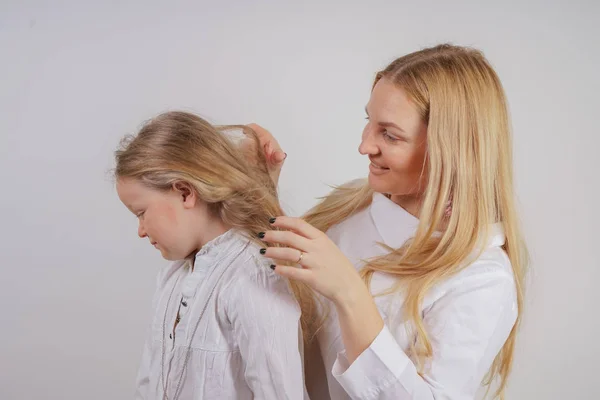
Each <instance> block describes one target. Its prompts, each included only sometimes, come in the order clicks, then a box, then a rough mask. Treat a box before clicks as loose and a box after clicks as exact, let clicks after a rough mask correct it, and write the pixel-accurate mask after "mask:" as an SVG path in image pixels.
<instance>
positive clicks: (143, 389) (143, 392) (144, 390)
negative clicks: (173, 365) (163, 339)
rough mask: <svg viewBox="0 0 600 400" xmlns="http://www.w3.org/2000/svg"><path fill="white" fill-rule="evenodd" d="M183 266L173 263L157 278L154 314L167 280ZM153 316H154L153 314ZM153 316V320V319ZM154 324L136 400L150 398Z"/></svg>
mask: <svg viewBox="0 0 600 400" xmlns="http://www.w3.org/2000/svg"><path fill="white" fill-rule="evenodd" d="M181 265H182V264H181V263H178V262H176V263H173V264H171V265H170V266H169V267H168V268H165V269H161V270H160V271H159V273H158V275H157V277H156V286H155V287H156V288H155V291H154V295H153V298H152V312H153V311H154V310H156V307H157V305H158V297H159V294H160V290H161V288H162V287H163V286H164V284H165V282H166V280H167V279H168V278H169V277H170V276H171V275H172V274H173V272H174V271H176V270H177V268H179V267H180V266H181ZM152 316H153V314H152ZM152 316H151V318H152ZM151 345H152V324H149V326H148V332H147V333H146V341H145V342H144V349H143V352H142V359H141V361H140V366H139V368H138V373H137V377H136V380H135V395H134V399H135V400H145V399H146V398H147V397H148V386H149V384H150V365H151V363H152V349H151Z"/></svg>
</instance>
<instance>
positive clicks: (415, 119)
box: [358, 78, 427, 204]
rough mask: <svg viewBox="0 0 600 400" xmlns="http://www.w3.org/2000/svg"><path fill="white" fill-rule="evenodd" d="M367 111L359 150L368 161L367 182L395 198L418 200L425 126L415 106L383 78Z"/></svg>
mask: <svg viewBox="0 0 600 400" xmlns="http://www.w3.org/2000/svg"><path fill="white" fill-rule="evenodd" d="M366 112H367V119H368V123H367V125H366V126H365V128H364V130H363V134H362V142H361V144H360V147H359V149H358V150H359V152H360V154H363V155H367V156H369V159H370V160H371V164H370V165H369V171H370V172H369V185H370V186H371V188H372V189H373V190H374V191H376V192H379V193H384V194H390V195H391V196H392V200H394V201H396V200H399V199H400V198H417V199H418V198H419V197H420V196H421V194H422V193H423V191H424V189H425V183H426V178H427V177H426V176H425V174H426V171H425V170H424V163H425V155H426V150H427V126H426V125H425V123H423V121H422V120H421V116H420V115H419V113H418V111H417V109H416V107H415V105H414V104H413V102H412V101H411V100H410V99H409V98H408V96H407V95H406V93H405V91H404V90H403V89H402V88H400V87H399V86H397V85H395V84H393V83H392V82H390V81H388V80H387V79H386V78H382V79H380V80H379V82H377V84H376V85H375V87H374V88H373V91H372V92H371V98H370V99H369V103H368V104H367V107H366ZM397 202H398V201H397ZM398 203H399V204H401V203H400V202H398Z"/></svg>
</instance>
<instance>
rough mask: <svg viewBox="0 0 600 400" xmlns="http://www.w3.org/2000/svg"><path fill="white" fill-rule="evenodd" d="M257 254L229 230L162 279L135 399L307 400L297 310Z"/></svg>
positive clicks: (279, 280) (281, 283)
mask: <svg viewBox="0 0 600 400" xmlns="http://www.w3.org/2000/svg"><path fill="white" fill-rule="evenodd" d="M259 250H260V247H259V246H258V245H256V244H254V243H252V242H251V241H250V240H249V239H248V238H247V237H245V236H244V235H243V234H242V233H241V232H239V231H236V230H233V229H232V230H230V231H228V232H226V233H225V234H223V235H221V236H219V237H217V238H216V239H214V240H213V241H211V242H209V243H208V244H206V245H205V246H204V247H203V248H202V249H201V250H200V251H199V252H198V254H197V255H196V257H195V262H194V268H193V270H192V268H190V266H189V263H186V262H184V261H178V262H175V263H173V264H172V265H170V266H169V267H168V268H166V269H165V270H164V271H163V272H162V273H160V274H159V277H158V281H157V290H156V294H155V296H154V300H153V310H154V316H153V318H152V324H151V327H150V335H149V337H148V339H147V341H146V345H145V349H144V353H143V357H142V362H141V366H140V369H139V373H138V379H137V390H136V396H135V398H136V399H146V400H158V399H161V400H162V399H174V398H175V395H176V391H177V390H178V389H177V388H178V386H179V393H178V396H179V397H178V399H181V400H191V399H198V400H200V399H202V400H210V399H214V400H223V399H240V400H245V399H248V400H250V399H281V400H283V399H299V400H301V399H307V398H308V396H307V394H306V390H305V386H304V376H303V361H302V353H303V349H302V330H301V328H300V308H299V306H298V304H297V302H296V301H295V299H294V296H293V294H292V292H291V291H290V289H289V287H288V284H287V282H286V281H285V280H284V279H283V278H281V277H279V276H278V275H276V274H275V273H274V272H273V271H272V270H271V269H270V268H269V265H270V264H271V263H270V262H269V260H267V259H265V258H264V257H262V256H260V254H259ZM169 299H170V300H169ZM178 312H179V315H180V321H179V323H178V324H177V326H176V327H175V328H174V326H175V319H176V317H177V313H178ZM202 313H203V316H202V318H201V319H200V316H201V314H202ZM186 359H187V361H186ZM163 384H164V386H163ZM165 392H166V397H165Z"/></svg>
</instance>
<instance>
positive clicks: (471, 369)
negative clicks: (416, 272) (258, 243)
mask: <svg viewBox="0 0 600 400" xmlns="http://www.w3.org/2000/svg"><path fill="white" fill-rule="evenodd" d="M274 225H275V226H276V227H278V228H282V229H287V231H269V232H267V233H266V234H265V237H264V240H265V241H266V242H273V243H279V244H283V245H286V246H288V248H270V249H269V250H268V251H267V253H266V255H267V256H268V257H271V258H274V259H280V260H285V261H292V262H294V261H296V260H298V258H299V255H300V251H301V252H302V253H303V256H302V259H301V260H300V264H301V266H302V268H294V267H286V266H279V265H278V266H277V267H276V271H277V272H278V273H279V274H281V275H284V276H287V277H289V278H291V279H298V280H300V281H303V282H305V283H307V284H308V285H310V286H311V287H312V288H313V289H314V290H316V291H318V292H319V293H321V294H323V295H324V296H325V297H328V298H329V299H330V300H331V301H332V302H333V303H334V304H335V306H336V311H337V313H338V319H339V324H340V329H341V332H342V340H343V344H344V348H345V351H343V352H341V353H340V354H338V358H337V360H336V362H335V364H334V367H333V370H332V373H333V375H334V377H335V378H336V379H337V381H338V382H339V383H340V385H341V386H342V387H343V388H344V390H345V391H346V392H347V393H348V395H349V396H350V397H351V398H352V399H357V400H358V399H361V400H363V399H368V400H388V399H389V400H392V399H394V400H415V399H418V400H433V399H452V400H463V399H464V400H466V399H472V398H473V396H474V395H475V392H476V390H477V388H478V387H479V386H480V383H481V381H482V379H483V377H484V376H485V374H486V373H487V371H488V370H489V368H490V366H491V364H492V362H493V360H494V358H495V356H496V355H497V354H498V352H499V351H500V349H501V348H502V346H503V345H504V342H505V341H506V339H507V337H508V335H509V334H510V332H511V330H512V328H513V326H514V323H515V320H516V316H517V309H516V292H515V285H514V281H513V279H512V275H511V274H510V272H508V271H509V268H506V266H503V265H502V264H500V263H496V262H493V261H487V262H482V263H481V265H477V264H475V265H472V266H471V267H472V268H474V269H473V270H474V271H477V273H474V274H471V275H468V276H467V277H465V278H463V279H456V280H455V281H454V286H453V288H452V289H451V290H448V292H447V293H445V294H444V296H442V297H441V298H440V299H438V300H437V301H436V302H435V303H434V304H433V305H432V306H431V307H429V308H428V310H427V311H426V312H425V313H424V314H425V315H424V325H425V329H426V331H427V332H428V334H429V340H430V341H431V344H432V347H433V357H432V359H431V360H428V363H427V364H426V365H425V369H424V370H423V371H418V370H417V368H416V366H415V363H414V362H413V361H414V360H412V359H411V358H409V357H408V356H407V355H406V354H405V352H404V350H403V349H402V347H401V346H400V345H399V344H398V342H397V340H396V338H395V337H394V334H393V333H392V332H396V329H393V330H391V331H390V330H389V329H388V327H386V326H384V324H383V321H382V319H381V317H380V315H379V312H378V310H377V308H376V306H375V304H374V302H373V299H372V298H371V296H370V294H369V293H368V291H367V289H366V286H365V285H364V284H362V280H360V277H359V276H358V273H357V272H356V270H355V269H354V267H353V266H352V264H351V263H350V261H349V260H348V259H347V258H346V257H345V256H344V255H343V254H342V253H341V251H340V250H339V249H338V248H337V246H335V244H334V243H333V242H331V241H330V240H329V238H327V237H326V236H325V235H324V234H323V233H322V232H320V231H318V230H317V229H315V228H313V227H311V226H310V225H309V224H307V223H306V222H304V221H302V220H299V219H297V218H289V217H278V218H277V220H276V222H275V224H274ZM357 278H358V279H357ZM358 282H360V283H361V284H362V288H361V286H360V285H359V283H358Z"/></svg>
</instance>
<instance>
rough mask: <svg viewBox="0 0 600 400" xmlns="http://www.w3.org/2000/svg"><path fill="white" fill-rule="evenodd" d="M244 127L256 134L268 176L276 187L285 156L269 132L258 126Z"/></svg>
mask: <svg viewBox="0 0 600 400" xmlns="http://www.w3.org/2000/svg"><path fill="white" fill-rule="evenodd" d="M246 126H247V127H248V128H250V129H252V130H253V131H254V132H255V133H256V136H258V141H259V145H260V147H261V148H262V149H263V152H264V155H265V158H266V160H267V168H268V169H269V175H271V179H272V180H273V182H274V183H275V185H277V184H278V182H279V175H280V174H281V167H283V162H284V161H285V159H286V157H287V154H286V153H285V152H284V151H283V150H282V149H281V146H279V143H278V142H277V140H276V139H275V137H274V136H273V135H272V134H271V132H269V131H268V130H266V129H265V128H263V127H262V126H260V125H258V124H248V125H246Z"/></svg>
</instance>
